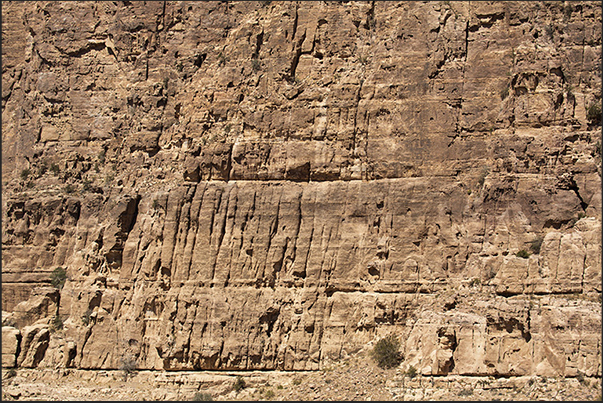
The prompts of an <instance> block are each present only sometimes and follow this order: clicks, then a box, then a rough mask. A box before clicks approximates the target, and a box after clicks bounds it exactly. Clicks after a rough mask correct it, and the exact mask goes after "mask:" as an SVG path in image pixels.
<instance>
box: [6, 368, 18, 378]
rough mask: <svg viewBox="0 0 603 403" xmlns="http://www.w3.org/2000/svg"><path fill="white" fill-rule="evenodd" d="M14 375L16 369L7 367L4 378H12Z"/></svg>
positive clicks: (15, 374)
mask: <svg viewBox="0 0 603 403" xmlns="http://www.w3.org/2000/svg"><path fill="white" fill-rule="evenodd" d="M15 376H17V370H16V369H14V368H11V369H9V370H8V372H7V373H6V379H10V378H14V377H15Z"/></svg>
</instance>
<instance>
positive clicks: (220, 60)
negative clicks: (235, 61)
mask: <svg viewBox="0 0 603 403" xmlns="http://www.w3.org/2000/svg"><path fill="white" fill-rule="evenodd" d="M227 61H228V59H226V56H224V54H223V53H222V52H220V53H219V54H218V66H224V65H225V64H226V62H227Z"/></svg>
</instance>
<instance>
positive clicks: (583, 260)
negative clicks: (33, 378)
mask: <svg viewBox="0 0 603 403" xmlns="http://www.w3.org/2000/svg"><path fill="white" fill-rule="evenodd" d="M2 20H3V24H2V35H3V46H2V64H3V66H2V67H3V70H2V125H3V130H2V132H3V134H2V136H3V137H2V141H3V152H2V167H3V175H2V176H3V178H2V180H3V197H2V204H3V205H2V213H3V216H2V242H3V243H2V282H3V284H2V305H3V310H4V311H6V312H3V326H4V327H3V345H4V344H5V343H4V340H5V338H6V340H7V344H10V348H8V349H6V351H5V349H4V348H3V356H2V360H3V366H12V365H20V366H26V367H35V366H53V367H54V366H56V365H59V366H67V367H77V368H82V369H110V368H118V367H119V366H120V364H121V363H122V362H123V359H124V357H133V358H134V359H135V360H136V363H137V366H138V368H145V369H157V370H160V369H165V370H194V369H267V370H274V369H285V370H315V369H319V368H320V367H321V363H323V362H325V360H329V359H338V358H341V357H343V356H345V355H347V354H350V353H353V352H355V351H357V350H359V349H360V348H362V347H363V346H364V345H366V344H367V343H369V342H371V341H373V340H376V339H377V338H379V337H382V336H385V335H387V334H389V333H395V334H396V335H398V336H399V337H400V339H401V341H402V350H403V356H404V361H403V363H402V364H401V366H402V368H408V367H409V366H411V365H412V366H414V367H415V368H417V369H418V370H419V372H421V373H423V374H425V375H446V374H458V375H502V376H511V375H532V374H537V375H545V376H577V375H579V374H586V375H588V376H601V335H600V327H601V191H600V187H601V143H600V141H601V128H600V119H601V117H600V105H601V26H600V20H601V4H600V3H598V2H588V1H585V2H556V3H543V2H471V3H470V2H146V3H145V2H79V3H73V2H25V3H24V2H5V3H3V6H2ZM597 107H598V112H597ZM58 267H61V268H65V269H66V272H67V281H66V283H65V285H64V287H63V288H61V289H60V292H54V293H53V292H51V291H49V290H48V289H47V288H39V286H45V285H49V283H50V281H51V273H52V272H53V270H54V269H56V268H58ZM57 321H60V322H61V326H58V328H57ZM10 326H12V327H10ZM61 327H62V328H61Z"/></svg>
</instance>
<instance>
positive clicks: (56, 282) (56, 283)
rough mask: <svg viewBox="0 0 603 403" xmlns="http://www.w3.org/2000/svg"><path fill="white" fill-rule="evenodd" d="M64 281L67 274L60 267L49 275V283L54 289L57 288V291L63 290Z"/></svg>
mask: <svg viewBox="0 0 603 403" xmlns="http://www.w3.org/2000/svg"><path fill="white" fill-rule="evenodd" d="M65 281H67V272H66V271H65V269H63V268H62V267H57V268H56V269H54V270H53V271H52V274H51V275H50V283H51V284H52V286H53V287H54V288H58V289H59V290H60V289H62V288H63V286H64V285H65Z"/></svg>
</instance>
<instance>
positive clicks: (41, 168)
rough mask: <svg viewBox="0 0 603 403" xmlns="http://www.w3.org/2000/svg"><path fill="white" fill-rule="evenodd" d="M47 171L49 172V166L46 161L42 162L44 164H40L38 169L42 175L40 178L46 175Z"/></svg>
mask: <svg viewBox="0 0 603 403" xmlns="http://www.w3.org/2000/svg"><path fill="white" fill-rule="evenodd" d="M46 171H48V166H47V165H46V163H45V162H44V161H42V163H41V164H40V167H39V168H38V172H39V173H40V176H42V175H44V174H45V173H46Z"/></svg>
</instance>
